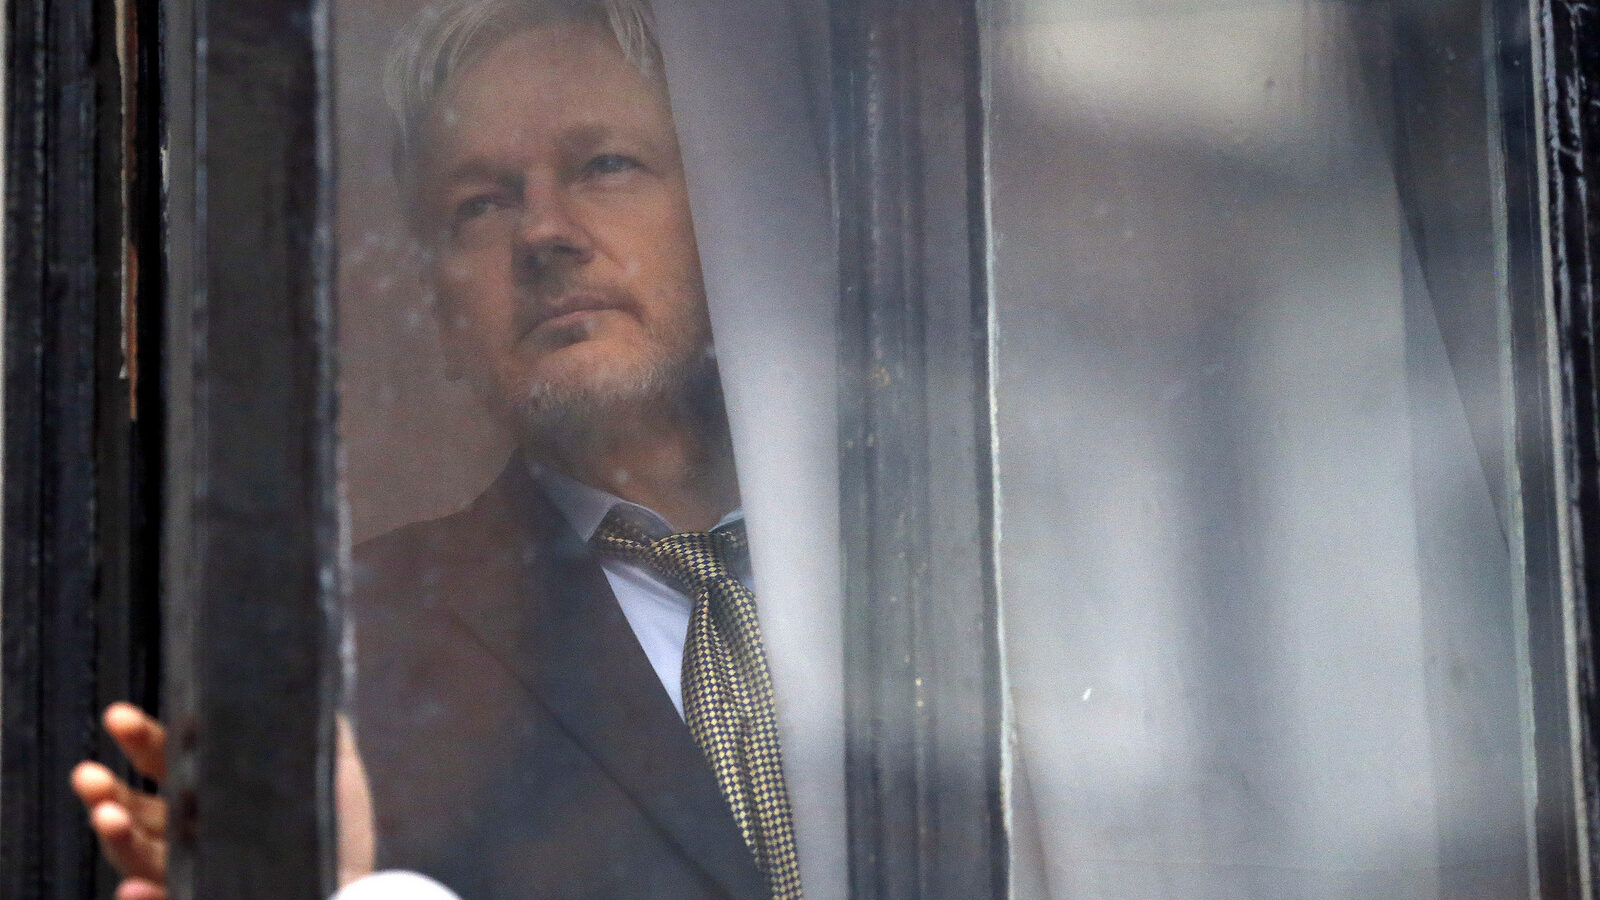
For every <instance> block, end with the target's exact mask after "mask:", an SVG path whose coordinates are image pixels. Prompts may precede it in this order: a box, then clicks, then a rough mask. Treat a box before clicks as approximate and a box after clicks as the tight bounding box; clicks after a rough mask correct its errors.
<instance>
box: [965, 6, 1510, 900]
mask: <svg viewBox="0 0 1600 900" xmlns="http://www.w3.org/2000/svg"><path fill="white" fill-rule="evenodd" d="M992 10H993V18H991V20H990V30H989V34H988V48H987V49H988V52H987V53H986V61H987V63H988V64H989V65H990V66H991V69H990V72H989V76H990V79H991V84H992V85H993V88H992V96H993V98H994V99H993V106H992V109H991V119H990V123H991V127H992V134H991V140H992V146H993V151H994V152H993V166H994V168H993V171H992V172H991V185H992V202H993V204H994V206H993V211H994V229H993V237H994V241H995V244H994V246H995V256H994V266H995V281H994V284H995V299H996V303H997V306H998V323H999V340H1000V350H999V372H998V380H997V392H998V397H999V403H1000V410H999V425H1000V434H999V450H1000V452H999V457H1000V462H1001V487H1002V504H1003V517H1002V520H1003V529H1004V535H1005V543H1004V544H1003V546H1002V548H1001V556H1002V559H1001V565H1002V583H1003V595H1002V601H1003V604H1004V609H1005V616H1006V624H1007V636H1008V648H1007V652H1008V656H1009V661H1010V668H1009V676H1010V684H1011V688H1012V693H1013V697H1014V699H1015V715H1016V722H1017V726H1018V733H1019V759H1020V763H1021V766H1022V768H1023V770H1024V771H1025V774H1026V775H1027V778H1028V781H1029V783H1031V786H1032V789H1033V799H1034V801H1035V803H1034V810H1033V812H1034V813H1035V814H1036V815H1037V817H1038V821H1039V822H1040V824H1041V829H1040V841H1039V845H1040V847H1041V849H1042V851H1043V858H1044V862H1045V869H1046V875H1047V881H1048V889H1047V890H1048V894H1049V896H1052V897H1056V898H1093V897H1108V898H1109V897H1115V898H1130V900H1132V898H1151V900H1155V898H1163V900H1165V898H1174V900H1176V898H1184V900H1191V898H1230V900H1231V898H1257V897H1259V898H1277V897H1307V898H1309V897H1327V898H1386V900H1394V898H1441V897H1450V898H1456V897H1505V898H1511V897H1519V896H1526V895H1527V894H1528V892H1529V860H1528V854H1527V846H1526V839H1525V837H1524V826H1525V824H1526V822H1527V819H1526V816H1527V809H1526V808H1525V806H1524V800H1523V793H1522V792H1523V784H1524V778H1525V777H1526V774H1527V772H1529V771H1531V769H1525V767H1524V757H1523V747H1522V735H1523V731H1522V726H1523V722H1522V720H1521V717H1520V714H1519V704H1518V687H1519V680H1520V677H1521V674H1522V668H1521V667H1522V663H1521V662H1520V661H1519V658H1518V649H1517V648H1518V646H1519V642H1520V640H1521V636H1520V633H1519V631H1518V624H1517V621H1516V616H1515V611H1516V609H1517V600H1518V598H1517V596H1516V594H1515V592H1514V589H1513V579H1512V572H1513V557H1512V555H1511V548H1510V547H1509V546H1508V543H1507V538H1506V533H1505V532H1504V531H1503V530H1502V524H1501V519H1500V517H1499V516H1497V511H1496V508H1495V503H1494V498H1495V496H1496V493H1497V491H1496V484H1495V482H1496V481H1499V480H1501V479H1504V478H1505V477H1506V473H1505V471H1504V470H1503V469H1500V470H1497V469H1496V466H1495V464H1494V463H1495V461H1497V460H1498V461H1500V463H1501V465H1503V460H1504V458H1505V456H1504V453H1503V452H1501V453H1498V454H1497V453H1481V452H1480V451H1481V446H1479V445H1478V444H1475V441H1474V435H1473V432H1472V428H1471V426H1470V424H1469V419H1468V411H1469V409H1470V408H1471V407H1472V406H1474V405H1478V404H1481V403H1484V402H1487V403H1489V404H1491V405H1492V404H1495V403H1501V402H1503V401H1504V397H1503V396H1494V395H1484V396H1479V395H1478V394H1477V393H1476V391H1477V389H1478V388H1483V389H1484V390H1488V391H1491V392H1492V391H1498V390H1503V385H1504V383H1505V382H1504V377H1505V369H1504V367H1503V360H1502V359H1501V358H1500V357H1499V356H1497V355H1495V354H1494V353H1493V349H1494V347H1495V345H1496V340H1495V336H1494V335H1489V336H1488V337H1487V339H1486V342H1485V345H1486V346H1488V347H1489V348H1490V351H1491V352H1490V353H1489V355H1488V356H1487V357H1486V358H1481V357H1471V356H1469V355H1458V356H1456V357H1454V358H1452V356H1451V355H1450V353H1449V352H1447V339H1448V338H1449V334H1448V333H1446V332H1444V331H1442V330H1441V321H1445V322H1449V321H1452V319H1451V318H1449V317H1451V316H1454V317H1455V318H1457V319H1459V318H1460V317H1461V314H1462V312H1463V310H1462V309H1461V308H1460V306H1461V304H1462V303H1463V302H1468V303H1477V302H1479V301H1480V300H1482V297H1481V296H1459V295H1448V294H1446V295H1437V294H1434V293H1431V292H1430V291H1429V290H1428V286H1427V284H1426V283H1425V280H1424V279H1423V278H1422V277H1421V275H1420V274H1419V273H1420V268H1419V263H1418V261H1417V258H1416V257H1417V252H1418V251H1417V250H1416V249H1415V248H1414V247H1413V244H1412V235H1411V233H1410V232H1409V231H1408V228H1407V223H1406V217H1405V215H1404V210H1403V208H1402V206H1401V203H1400V199H1399V197H1398V196H1397V193H1396V175H1395V172H1394V171H1393V170H1392V168H1391V166H1390V157H1389V148H1388V146H1387V144H1386V138H1385V135H1384V134H1383V131H1382V127H1381V123H1382V121H1383V118H1384V116H1385V111H1386V109H1391V108H1392V107H1391V106H1388V105H1389V104H1392V103H1393V99H1392V98H1391V97H1390V96H1388V95H1387V93H1385V90H1386V87H1387V86H1388V85H1389V84H1391V83H1392V82H1389V81H1387V80H1386V79H1387V78H1388V77H1389V73H1387V72H1383V71H1373V70H1370V69H1367V68H1365V66H1364V65H1363V61H1362V59H1361V57H1360V56H1359V54H1357V53H1356V50H1355V48H1356V47H1357V45H1358V43H1359V42H1360V41H1361V40H1384V39H1386V36H1387V33H1386V32H1385V31H1384V29H1385V28H1386V20H1385V19H1384V18H1383V15H1385V14H1386V13H1385V11H1384V10H1383V9H1381V8H1380V7H1378V6H1373V5H1362V4H1347V3H1341V2H1307V3H1302V2H1245V3H1238V2H1232V0H1216V2H1189V0H1171V2H1167V0H1157V2H1144V0H1139V2H1134V0H1073V2H1062V0H1014V2H999V3H996V4H994V5H993V7H992ZM1395 52H1397V53H1437V52H1441V51H1440V50H1439V49H1438V48H1434V47H1428V46H1422V45H1416V46H1408V47H1399V48H1396V51H1395ZM1368 62H1370V60H1368ZM1460 65H1461V66H1463V67H1465V66H1466V63H1465V62H1462V63H1461V64H1460ZM1463 137H1464V139H1465V140H1467V141H1472V140H1476V141H1477V143H1476V144H1471V143H1467V144H1462V145H1460V146H1446V145H1441V146H1438V147H1435V148H1425V149H1427V150H1429V151H1430V152H1432V153H1433V154H1434V156H1433V157H1432V158H1433V160H1434V164H1435V165H1437V166H1441V167H1443V166H1452V165H1463V164H1464V163H1462V162H1461V159H1462V158H1463V157H1466V158H1468V159H1472V158H1476V157H1478V156H1481V155H1482V153H1483V152H1484V151H1483V148H1484V146H1485V144H1486V143H1487V142H1486V141H1485V140H1484V139H1483V138H1482V136H1481V134H1479V135H1476V136H1475V135H1471V134H1468V135H1464V136H1463ZM1481 177H1482V179H1483V180H1484V181H1485V182H1487V181H1488V180H1489V179H1490V178H1491V172H1490V171H1489V169H1488V168H1487V167H1484V168H1483V169H1482V171H1481ZM1432 224H1433V225H1434V226H1435V227H1446V226H1447V225H1449V224H1451V223H1432ZM1486 246H1487V245H1486ZM1481 262H1483V261H1482V260H1476V259H1468V258H1457V259H1451V258H1435V259H1433V260H1431V261H1430V263H1431V264H1432V265H1434V266H1477V265H1479V263H1481ZM1486 293H1488V294H1489V295H1490V296H1491V297H1492V295H1493V291H1492V290H1491V291H1487V292H1486ZM1489 308H1490V314H1489V315H1488V316H1487V317H1486V319H1485V320H1486V321H1488V322H1490V323H1491V324H1492V323H1493V321H1494V315H1493V313H1492V306H1490V307H1489ZM1464 346H1466V345H1464V344H1461V345H1458V346H1456V347H1451V348H1449V349H1450V350H1451V351H1456V350H1461V349H1462V347H1464ZM1480 376H1481V377H1480ZM1502 421H1505V420H1504V419H1503V420H1502ZM1506 439H1507V437H1506V436H1505V435H1503V434H1502V435H1491V436H1490V440H1489V442H1488V445H1489V446H1490V447H1491V449H1494V448H1493V443H1494V441H1495V440H1506ZM1040 890H1045V889H1044V888H1040Z"/></svg>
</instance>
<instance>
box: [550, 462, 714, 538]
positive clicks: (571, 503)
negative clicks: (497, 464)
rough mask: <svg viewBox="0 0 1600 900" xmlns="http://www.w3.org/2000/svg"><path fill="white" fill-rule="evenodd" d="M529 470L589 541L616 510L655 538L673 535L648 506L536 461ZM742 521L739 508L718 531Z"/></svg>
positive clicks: (573, 528)
mask: <svg viewBox="0 0 1600 900" xmlns="http://www.w3.org/2000/svg"><path fill="white" fill-rule="evenodd" d="M528 470H529V472H530V473H531V474H532V475H533V480H534V481H535V482H537V483H538V485H539V487H540V489H542V490H543V491H544V493H545V496H547V497H549V498H550V502H551V503H554V504H555V506H556V509H558V510H560V511H561V515H562V516H563V517H564V518H565V519H566V520H567V524H568V525H571V526H572V530H573V531H576V532H577V533H578V537H580V538H582V539H583V540H584V541H586V542H587V541H588V540H589V539H590V538H592V537H594V532H595V529H597V528H599V527H600V523H601V521H603V520H604V519H605V517H606V514H607V513H610V512H611V511H612V510H613V509H615V510H617V511H618V512H620V513H621V514H622V515H625V516H627V517H628V519H629V520H630V521H632V522H633V523H634V524H635V525H637V526H639V527H640V528H642V529H644V533H645V534H647V535H649V536H650V537H652V538H662V537H666V536H667V535H669V534H672V532H673V527H672V523H670V522H668V521H667V520H666V519H665V518H664V517H663V516H662V515H661V514H660V513H658V512H656V511H655V510H653V509H651V508H650V507H648V506H640V505H639V504H637V503H632V502H630V501H627V500H624V499H622V498H621V497H618V496H616V495H614V494H609V493H607V492H605V491H602V490H600V489H599V488H596V487H590V486H589V485H587V484H584V483H583V482H581V481H579V480H577V479H576V478H572V477H571V476H568V475H564V474H562V473H560V472H557V471H555V470H554V469H551V468H548V467H546V466H541V465H539V464H538V463H536V462H531V461H530V462H529V463H528ZM742 521H744V509H743V508H742V507H741V508H736V509H734V510H733V511H732V512H730V513H728V514H727V515H725V516H723V517H722V521H720V522H718V523H717V524H716V528H721V527H723V526H725V525H731V524H733V523H734V522H742ZM713 530H715V529H713Z"/></svg>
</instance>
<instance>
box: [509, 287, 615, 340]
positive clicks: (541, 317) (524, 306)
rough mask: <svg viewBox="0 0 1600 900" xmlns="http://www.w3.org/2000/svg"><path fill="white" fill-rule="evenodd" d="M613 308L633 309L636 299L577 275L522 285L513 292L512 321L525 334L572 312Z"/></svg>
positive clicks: (519, 332) (524, 335)
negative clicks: (515, 299)
mask: <svg viewBox="0 0 1600 900" xmlns="http://www.w3.org/2000/svg"><path fill="white" fill-rule="evenodd" d="M601 310H617V311H621V312H628V313H637V312H638V310H639V302H638V299H637V298H636V297H634V296H633V294H631V293H630V292H628V291H625V290H622V289H620V288H617V287H614V286H610V285H597V284H590V283H587V282H585V281H583V280H581V279H577V278H570V277H565V278H560V279H550V280H548V281H546V282H544V283H541V284H537V285H525V286H523V287H522V288H521V289H520V290H519V291H518V295H517V313H516V325H517V331H518V334H519V336H520V337H527V336H528V335H529V334H531V333H533V332H534V331H535V330H536V329H538V327H539V326H540V325H543V324H544V323H546V322H548V321H550V320H551V319H555V318H559V317H560V316H564V315H567V314H569V313H575V312H585V311H601Z"/></svg>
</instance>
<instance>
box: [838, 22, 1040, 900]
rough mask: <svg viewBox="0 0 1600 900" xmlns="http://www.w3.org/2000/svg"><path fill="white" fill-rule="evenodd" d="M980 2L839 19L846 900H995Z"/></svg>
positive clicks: (1000, 828)
mask: <svg viewBox="0 0 1600 900" xmlns="http://www.w3.org/2000/svg"><path fill="white" fill-rule="evenodd" d="M977 28H978V25H977V10H976V8H975V4H972V3H968V2H961V0H936V2H910V0H862V2H836V3H834V4H833V54H834V71H835V94H834V103H835V110H834V112H835V121H834V131H835V136H836V137H835V140H836V142H835V172H836V178H837V185H836V193H837V197H838V198H839V207H838V208H839V218H840V254H839V258H840V266H841V291H842V293H841V318H840V327H839V336H840V353H841V367H840V387H839V404H840V405H839V417H840V423H841V425H840V428H841V436H840V462H841V465H840V491H841V502H840V511H841V513H840V514H841V518H842V522H841V526H842V534H843V542H844V570H845V571H844V579H845V617H846V618H845V622H846V626H845V696H846V698H847V701H846V711H845V717H846V740H847V746H848V748H849V750H848V753H847V756H846V776H845V777H846V785H847V792H848V797H849V809H850V860H851V875H850V885H851V896H853V897H857V898H871V897H883V898H891V897H922V898H938V897H949V898H952V900H954V898H978V897H1003V896H1006V895H1007V892H1008V885H1007V865H1008V862H1009V852H1008V850H1007V843H1006V831H1005V809H1004V803H1005V801H1004V794H1003V790H1002V785H1001V752H1002V751H1001V746H1002V727H1001V721H1002V711H1003V710H1002V704H1001V693H1000V657H999V642H998V609H997V606H996V600H995V576H994V572H995V569H994V554H993V548H992V546H991V543H990V542H991V536H992V534H993V524H994V523H993V516H992V509H993V500H992V498H993V467H992V461H991V459H990V433H991V432H990V422H989V379H988V371H989V369H988V367H989V315H988V309H989V306H988V295H987V290H986V281H985V278H986V272H987V261H986V254H987V248H986V243H985V242H986V238H985V229H984V206H983V193H982V183H983V175H984V166H983V152H982V148H983V146H984V144H983V131H982V128H983V117H982V112H981V109H982V104H981V102H980V100H979V76H980V71H979V66H978V31H977Z"/></svg>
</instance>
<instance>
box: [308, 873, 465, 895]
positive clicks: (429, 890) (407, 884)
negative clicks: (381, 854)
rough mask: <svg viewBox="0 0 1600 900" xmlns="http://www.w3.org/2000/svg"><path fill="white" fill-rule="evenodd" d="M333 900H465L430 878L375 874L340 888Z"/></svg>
mask: <svg viewBox="0 0 1600 900" xmlns="http://www.w3.org/2000/svg"><path fill="white" fill-rule="evenodd" d="M333 900H461V897H460V896H459V895H457V894H456V892H455V891H452V890H450V889H449V888H447V887H445V886H444V885H442V884H440V883H439V882H437V881H434V880H433V879H432V878H429V877H427V876H426V875H418V874H417V873H415V872H374V873H373V874H371V875H368V876H366V877H365V878H361V879H358V880H356V881H352V882H350V883H349V884H347V885H345V886H344V887H342V888H340V889H339V893H337V894H334V895H333Z"/></svg>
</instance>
